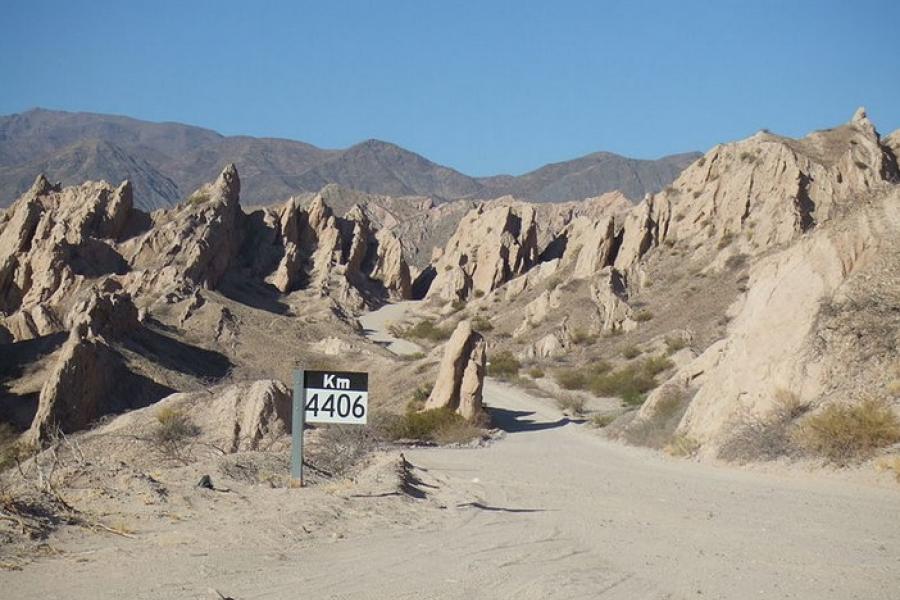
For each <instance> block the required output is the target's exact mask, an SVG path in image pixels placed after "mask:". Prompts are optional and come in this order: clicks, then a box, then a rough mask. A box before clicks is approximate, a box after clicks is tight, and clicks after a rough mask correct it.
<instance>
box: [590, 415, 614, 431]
mask: <svg viewBox="0 0 900 600" xmlns="http://www.w3.org/2000/svg"><path fill="white" fill-rule="evenodd" d="M616 417H618V415H616V414H615V413H602V414H597V415H594V416H593V417H592V418H591V425H593V426H594V427H596V428H598V429H602V428H603V427H606V426H607V425H609V424H610V423H612V422H613V421H615V420H616Z"/></svg>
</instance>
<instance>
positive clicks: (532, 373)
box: [528, 367, 544, 379]
mask: <svg viewBox="0 0 900 600" xmlns="http://www.w3.org/2000/svg"><path fill="white" fill-rule="evenodd" d="M528 376H529V377H531V378H532V379H541V378H542V377H543V376H544V370H543V369H541V368H540V367H531V368H530V369H528Z"/></svg>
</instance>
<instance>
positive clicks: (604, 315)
mask: <svg viewBox="0 0 900 600" xmlns="http://www.w3.org/2000/svg"><path fill="white" fill-rule="evenodd" d="M591 298H593V300H594V302H595V303H596V305H597V311H598V313H599V315H600V328H601V330H602V331H630V330H632V329H634V328H635V327H636V326H637V323H636V322H635V321H634V319H632V313H633V311H632V309H631V307H630V306H629V305H628V287H627V285H626V282H625V278H624V277H623V275H622V274H621V273H620V272H619V271H617V270H616V269H615V268H614V267H606V268H605V269H603V270H601V271H600V273H599V275H598V276H597V281H595V282H592V283H591Z"/></svg>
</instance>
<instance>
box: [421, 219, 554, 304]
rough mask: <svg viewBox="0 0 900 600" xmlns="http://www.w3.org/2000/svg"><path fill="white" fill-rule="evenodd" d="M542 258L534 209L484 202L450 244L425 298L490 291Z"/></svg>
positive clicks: (463, 296)
mask: <svg viewBox="0 0 900 600" xmlns="http://www.w3.org/2000/svg"><path fill="white" fill-rule="evenodd" d="M537 258H538V247H537V228H536V226H535V211H534V208H532V207H531V206H528V205H524V204H518V203H517V204H514V205H501V206H495V207H492V208H486V207H485V206H484V205H481V206H479V207H477V208H476V209H474V210H472V211H470V212H469V213H468V214H467V215H466V216H465V217H464V218H463V220H462V221H461V222H460V224H459V227H457V229H456V233H454V234H453V237H451V238H450V241H449V242H447V246H446V248H445V249H444V251H443V253H442V254H441V256H440V258H439V259H438V260H437V262H436V263H435V265H434V267H435V271H436V275H435V279H434V281H433V282H432V284H431V287H430V288H429V290H428V293H427V295H426V298H437V299H440V300H443V301H447V302H449V301H453V300H466V299H468V298H470V297H472V296H477V295H484V294H487V293H489V292H491V291H492V290H494V289H495V288H497V287H499V286H500V285H502V284H504V283H506V282H507V281H509V280H510V279H512V278H514V277H516V276H518V275H521V274H522V273H524V272H525V271H527V270H528V269H530V268H531V267H532V266H533V265H534V264H535V263H536V262H537Z"/></svg>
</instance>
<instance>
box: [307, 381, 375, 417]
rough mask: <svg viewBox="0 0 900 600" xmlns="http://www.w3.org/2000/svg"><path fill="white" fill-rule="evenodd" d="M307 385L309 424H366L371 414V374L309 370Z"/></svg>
mask: <svg viewBox="0 0 900 600" xmlns="http://www.w3.org/2000/svg"><path fill="white" fill-rule="evenodd" d="M303 388H304V390H305V391H304V399H303V408H304V413H305V420H306V422H307V423H339V424H345V425H365V424H366V420H367V418H368V415H369V376H368V374H367V373H351V372H344V371H306V372H304V385H303Z"/></svg>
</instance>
